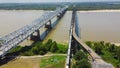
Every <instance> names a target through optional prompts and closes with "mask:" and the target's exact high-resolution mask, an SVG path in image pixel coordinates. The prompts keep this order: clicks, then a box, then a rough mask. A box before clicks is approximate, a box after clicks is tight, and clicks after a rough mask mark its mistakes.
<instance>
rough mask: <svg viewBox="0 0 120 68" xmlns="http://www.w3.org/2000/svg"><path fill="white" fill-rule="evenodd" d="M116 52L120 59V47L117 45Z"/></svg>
mask: <svg viewBox="0 0 120 68" xmlns="http://www.w3.org/2000/svg"><path fill="white" fill-rule="evenodd" d="M115 53H116V56H117V58H118V60H119V61H120V47H117V49H116V52H115Z"/></svg>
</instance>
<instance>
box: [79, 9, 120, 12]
mask: <svg viewBox="0 0 120 68" xmlns="http://www.w3.org/2000/svg"><path fill="white" fill-rule="evenodd" d="M79 12H120V9H117V10H116V9H115V10H113V9H110V10H109V9H105V10H79Z"/></svg>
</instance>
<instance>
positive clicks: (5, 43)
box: [0, 6, 68, 57]
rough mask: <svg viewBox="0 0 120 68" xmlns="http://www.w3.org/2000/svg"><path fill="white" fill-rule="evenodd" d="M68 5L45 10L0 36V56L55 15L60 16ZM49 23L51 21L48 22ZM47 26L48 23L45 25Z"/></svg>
mask: <svg viewBox="0 0 120 68" xmlns="http://www.w3.org/2000/svg"><path fill="white" fill-rule="evenodd" d="M67 8H68V6H65V7H63V8H58V9H56V10H55V11H53V12H46V13H44V14H43V15H42V16H41V17H40V18H38V19H37V20H35V21H33V22H32V23H31V24H29V25H26V26H24V27H22V28H20V29H18V30H16V31H14V32H12V33H9V34H8V35H5V36H4V37H1V38H0V57H4V56H5V55H6V54H7V52H8V51H9V50H10V49H12V48H13V47H15V46H17V45H18V44H19V43H21V42H22V41H24V40H25V39H26V38H28V37H29V36H32V34H33V33H34V32H36V31H37V32H38V30H39V29H40V28H41V27H43V26H44V25H47V23H48V22H50V21H51V19H53V18H54V17H55V16H57V17H61V16H62V15H63V14H64V13H65V12H66V10H67ZM50 24H51V22H50ZM47 26H48V25H47Z"/></svg>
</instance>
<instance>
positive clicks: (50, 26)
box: [45, 20, 52, 29]
mask: <svg viewBox="0 0 120 68" xmlns="http://www.w3.org/2000/svg"><path fill="white" fill-rule="evenodd" d="M45 28H48V29H52V24H51V20H49V22H48V23H46V24H45Z"/></svg>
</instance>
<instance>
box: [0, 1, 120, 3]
mask: <svg viewBox="0 0 120 68" xmlns="http://www.w3.org/2000/svg"><path fill="white" fill-rule="evenodd" d="M99 1H100V2H101V1H102V2H105V1H120V0H0V3H16V2H18V3H22V2H27V3H29V2H30V3H31V2H99Z"/></svg>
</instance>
